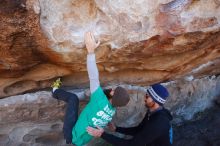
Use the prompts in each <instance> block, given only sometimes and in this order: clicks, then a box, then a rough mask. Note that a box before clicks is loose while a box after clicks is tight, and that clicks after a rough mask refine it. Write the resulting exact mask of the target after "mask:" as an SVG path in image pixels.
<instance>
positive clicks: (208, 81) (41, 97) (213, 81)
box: [0, 76, 220, 146]
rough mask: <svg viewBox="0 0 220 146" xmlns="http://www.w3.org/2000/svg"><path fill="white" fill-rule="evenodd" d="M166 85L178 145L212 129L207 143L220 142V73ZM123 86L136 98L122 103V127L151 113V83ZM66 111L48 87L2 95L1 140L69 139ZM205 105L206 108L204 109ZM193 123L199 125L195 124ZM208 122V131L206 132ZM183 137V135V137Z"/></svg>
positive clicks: (41, 144) (28, 145) (42, 144)
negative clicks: (147, 96) (64, 126)
mask: <svg viewBox="0 0 220 146" xmlns="http://www.w3.org/2000/svg"><path fill="white" fill-rule="evenodd" d="M165 85H166V86H167V87H168V89H169V91H170V92H171V96H170V99H169V100H168V101H167V103H166V105H165V106H166V107H167V108H169V109H170V110H171V112H172V114H173V116H174V120H173V125H174V128H175V132H176V131H177V133H176V134H175V136H174V140H175V141H174V142H175V143H176V144H178V145H179V146H185V145H186V141H187V140H188V139H189V138H193V139H191V141H190V146H191V144H192V145H200V143H199V142H201V140H202V139H201V138H202V137H203V136H204V135H208V136H209V137H207V138H206V139H203V140H202V143H206V142H205V141H206V140H209V141H210V142H211V144H212V143H213V144H214V143H217V142H218V141H219V134H220V133H219V130H218V129H216V130H214V131H213V130H212V128H213V126H214V127H215V126H216V128H217V127H219V126H218V125H219V123H218V121H219V118H218V117H219V107H218V108H217V109H215V110H214V112H215V113H212V112H213V111H212V110H211V112H209V110H207V109H210V108H212V107H213V105H214V101H216V103H217V104H219V99H220V98H219V97H220V76H217V77H216V76H212V77H210V78H209V77H206V78H202V79H199V80H198V79H196V80H193V81H183V80H178V81H175V82H169V83H166V84H165ZM124 87H126V88H127V89H128V90H129V93H130V97H131V100H130V101H129V103H128V105H127V106H126V107H121V108H118V109H117V112H116V114H115V117H114V118H113V122H114V123H116V125H118V126H123V127H130V126H135V125H137V124H138V123H139V122H140V121H141V120H142V118H143V117H144V115H145V113H146V107H145V106H144V94H145V93H144V92H143V90H145V88H146V87H139V86H130V85H124ZM71 92H76V93H77V94H78V95H79V96H80V97H82V96H85V95H86V94H87V93H86V92H87V91H84V90H82V91H78V90H74V91H72V90H71ZM217 97H218V98H217ZM84 105H85V102H81V109H82V107H84ZM64 111H65V104H64V103H63V102H59V103H58V102H57V101H56V100H54V99H53V98H52V97H51V93H50V92H47V91H41V92H36V93H31V94H29V93H28V94H24V95H18V96H11V97H9V98H5V99H1V102H0V115H1V116H0V145H4V146H13V145H16V146H18V145H19V146H20V145H25V146H33V145H34V146H49V145H54V146H55V145H59V146H61V145H64V144H65V141H64V139H63V135H62V124H63V122H62V120H63V116H64ZM203 111H205V112H204V113H206V114H203ZM195 120H200V121H198V122H195V124H193V123H192V125H191V124H187V123H188V121H195ZM193 125H194V128H191V126H193ZM200 126H201V127H200ZM206 126H207V127H208V128H207V129H208V133H206ZM199 128H201V129H199ZM180 132H181V134H180ZM185 132H187V133H193V132H194V134H188V135H185V134H184V133H185ZM200 132H203V133H200ZM212 136H213V137H212ZM182 137H184V138H183V139H181V138H182ZM197 140H198V141H197ZM212 140H214V141H212ZM103 143H104V142H103V141H102V140H100V139H94V140H93V141H91V142H90V143H89V144H88V145H89V146H99V145H100V146H101V145H107V144H106V143H105V144H103ZM216 146H217V145H216Z"/></svg>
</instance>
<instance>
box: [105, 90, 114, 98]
mask: <svg viewBox="0 0 220 146" xmlns="http://www.w3.org/2000/svg"><path fill="white" fill-rule="evenodd" d="M111 91H112V89H104V93H105V95H106V97H107V98H108V100H109V99H112V96H111V94H110V92H111Z"/></svg>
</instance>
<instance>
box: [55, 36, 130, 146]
mask: <svg viewBox="0 0 220 146" xmlns="http://www.w3.org/2000/svg"><path fill="white" fill-rule="evenodd" d="M85 44H86V48H87V51H88V54H87V70H88V75H89V81H90V91H91V98H90V101H89V103H88V104H87V105H86V107H85V108H84V109H83V111H82V112H81V114H80V115H79V118H78V108H79V99H78V97H77V95H76V94H73V93H69V92H66V91H64V90H62V89H60V86H61V81H60V79H57V80H56V81H55V82H54V83H53V85H52V87H53V91H52V93H53V97H54V98H55V99H58V100H63V101H65V102H67V109H66V113H65V118H64V125H63V133H64V138H65V139H66V143H67V144H70V143H72V144H75V145H77V146H81V145H84V144H86V143H88V142H89V141H90V140H91V139H92V136H91V135H89V134H88V133H87V131H86V127H87V126H91V127H102V128H103V127H105V126H106V125H107V124H108V123H109V122H110V121H111V120H112V116H113V115H114V114H115V108H116V107H120V106H125V105H126V104H127V103H128V102H129V95H128V93H127V91H126V90H125V89H124V88H122V87H120V86H119V87H117V88H115V89H105V90H102V88H101V87H100V83H99V73H98V69H97V66H96V59H95V54H94V50H95V49H96V48H97V47H98V45H99V43H97V42H96V41H95V38H94V36H93V34H92V33H91V32H87V33H86V34H85Z"/></svg>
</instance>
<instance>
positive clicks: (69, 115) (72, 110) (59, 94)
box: [53, 89, 79, 144]
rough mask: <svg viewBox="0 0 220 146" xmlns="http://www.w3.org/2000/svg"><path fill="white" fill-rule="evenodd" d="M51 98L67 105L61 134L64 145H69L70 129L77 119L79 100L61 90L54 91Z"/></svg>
mask: <svg viewBox="0 0 220 146" xmlns="http://www.w3.org/2000/svg"><path fill="white" fill-rule="evenodd" d="M53 97H54V98H55V99H58V100H62V101H65V102H66V103H67V105H66V113H65V118H64V124H63V134H64V138H65V139H66V143H67V144H70V143H72V129H73V127H74V125H75V124H76V121H77V119H78V109H79V99H78V97H77V95H76V94H73V93H70V92H66V91H64V90H62V89H56V90H55V92H54V93H53Z"/></svg>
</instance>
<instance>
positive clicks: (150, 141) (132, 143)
mask: <svg viewBox="0 0 220 146" xmlns="http://www.w3.org/2000/svg"><path fill="white" fill-rule="evenodd" d="M171 120H172V116H171V114H170V112H169V111H168V110H166V109H164V108H162V109H160V110H158V111H156V112H154V113H152V114H150V113H149V112H148V113H146V115H145V117H144V119H143V120H142V122H141V123H140V124H139V125H138V126H137V127H132V128H122V127H117V128H116V131H117V132H120V133H123V134H126V135H132V136H133V138H132V139H129V140H128V139H123V138H119V137H116V136H114V135H111V134H107V133H105V132H104V133H103V134H102V138H103V139H104V140H106V141H107V142H109V143H110V144H112V145H114V146H171V143H170V137H169V130H170V127H171V125H170V121H171Z"/></svg>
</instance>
